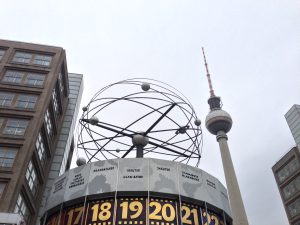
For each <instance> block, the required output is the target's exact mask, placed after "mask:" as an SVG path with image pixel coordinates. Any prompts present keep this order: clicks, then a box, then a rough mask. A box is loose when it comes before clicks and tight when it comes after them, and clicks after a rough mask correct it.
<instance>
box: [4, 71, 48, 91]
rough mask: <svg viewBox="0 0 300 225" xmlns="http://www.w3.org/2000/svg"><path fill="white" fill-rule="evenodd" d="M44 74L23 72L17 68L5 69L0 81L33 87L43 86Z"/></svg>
mask: <svg viewBox="0 0 300 225" xmlns="http://www.w3.org/2000/svg"><path fill="white" fill-rule="evenodd" d="M45 77H46V75H45V74H40V73H33V72H24V71H17V70H6V72H5V74H4V76H3V78H2V82H3V83H10V84H19V85H21V84H24V85H28V86H33V87H43V85H44V81H45Z"/></svg>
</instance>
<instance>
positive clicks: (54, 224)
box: [46, 212, 61, 225]
mask: <svg viewBox="0 0 300 225" xmlns="http://www.w3.org/2000/svg"><path fill="white" fill-rule="evenodd" d="M60 218H61V217H60V213H59V212H58V213H56V214H54V215H52V216H51V217H50V218H48V219H47V222H46V225H58V224H59V221H60Z"/></svg>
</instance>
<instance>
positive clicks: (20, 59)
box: [12, 52, 32, 64]
mask: <svg viewBox="0 0 300 225" xmlns="http://www.w3.org/2000/svg"><path fill="white" fill-rule="evenodd" d="M31 58H32V54H30V53H26V52H16V53H15V56H14V58H13V60H12V61H13V62H17V63H25V64H29V63H30V61H31Z"/></svg>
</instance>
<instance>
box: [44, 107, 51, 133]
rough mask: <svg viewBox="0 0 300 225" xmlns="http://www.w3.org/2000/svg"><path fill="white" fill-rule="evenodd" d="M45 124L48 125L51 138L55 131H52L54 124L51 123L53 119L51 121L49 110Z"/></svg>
mask: <svg viewBox="0 0 300 225" xmlns="http://www.w3.org/2000/svg"><path fill="white" fill-rule="evenodd" d="M45 124H46V129H47V133H48V135H49V136H51V135H52V132H53V130H52V123H51V119H50V113H49V110H48V109H47V111H46V113H45Z"/></svg>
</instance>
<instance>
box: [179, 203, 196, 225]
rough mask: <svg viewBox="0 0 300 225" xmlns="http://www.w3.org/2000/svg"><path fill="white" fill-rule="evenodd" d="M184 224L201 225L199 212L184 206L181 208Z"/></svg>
mask: <svg viewBox="0 0 300 225" xmlns="http://www.w3.org/2000/svg"><path fill="white" fill-rule="evenodd" d="M181 214H182V224H193V225H199V219H198V210H197V208H196V207H195V208H194V207H192V206H188V205H183V206H182V207H181Z"/></svg>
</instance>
